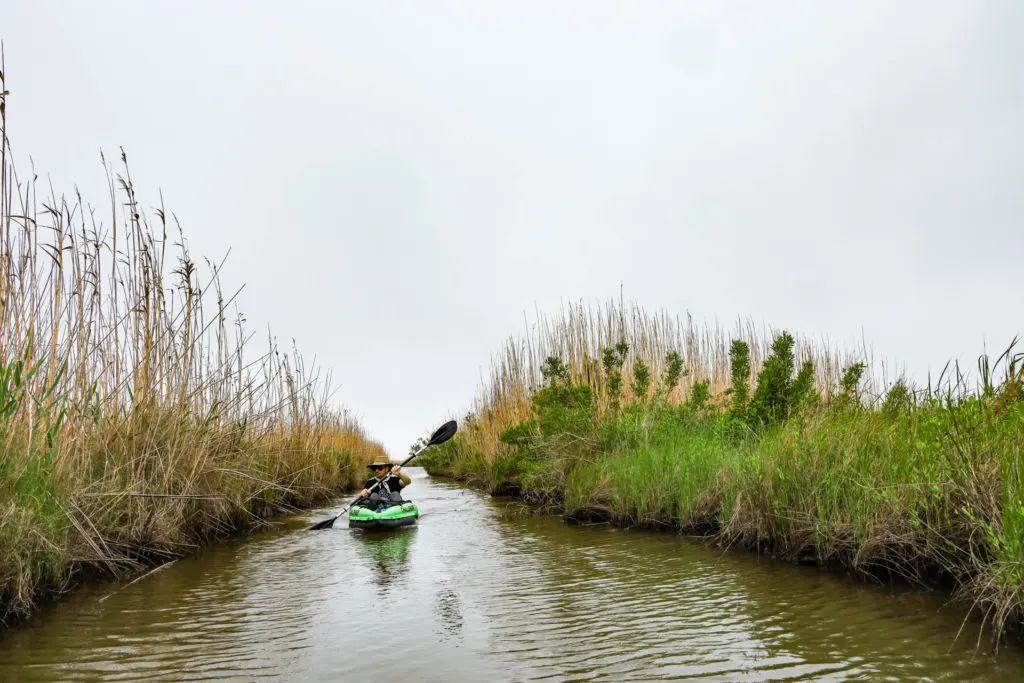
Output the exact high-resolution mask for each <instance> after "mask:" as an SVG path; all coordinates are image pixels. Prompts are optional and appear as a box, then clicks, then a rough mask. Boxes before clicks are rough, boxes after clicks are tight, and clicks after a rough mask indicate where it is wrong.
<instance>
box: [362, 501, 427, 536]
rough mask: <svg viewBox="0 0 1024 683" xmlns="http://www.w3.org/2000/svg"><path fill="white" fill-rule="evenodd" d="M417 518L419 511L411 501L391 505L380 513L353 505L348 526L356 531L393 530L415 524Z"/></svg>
mask: <svg viewBox="0 0 1024 683" xmlns="http://www.w3.org/2000/svg"><path fill="white" fill-rule="evenodd" d="M419 516H420V509H419V508H418V507H416V503H413V502H412V501H405V502H404V503H398V504H397V505H392V506H391V507H389V508H388V509H386V510H381V511H380V512H374V511H373V510H371V509H370V508H364V507H360V506H358V505H353V506H352V507H351V508H349V511H348V525H349V526H350V527H353V528H356V529H394V528H397V527H400V526H409V525H410V524H415V523H416V520H417V519H418V518H419Z"/></svg>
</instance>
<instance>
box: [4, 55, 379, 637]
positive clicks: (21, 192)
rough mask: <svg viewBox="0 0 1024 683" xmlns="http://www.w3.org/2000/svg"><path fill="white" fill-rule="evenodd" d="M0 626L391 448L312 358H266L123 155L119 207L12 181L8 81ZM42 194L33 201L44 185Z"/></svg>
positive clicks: (341, 476) (339, 479)
mask: <svg viewBox="0 0 1024 683" xmlns="http://www.w3.org/2000/svg"><path fill="white" fill-rule="evenodd" d="M0 93H3V94H2V95H0V105H2V106H0V139H2V145H0V619H2V620H3V621H4V622H5V623H6V622H8V621H10V620H11V619H12V618H16V617H18V616H22V615H24V614H26V613H27V612H28V611H29V610H30V609H31V607H32V605H33V603H34V601H35V600H37V599H38V598H39V596H40V594H41V593H44V592H52V591H59V590H60V589H61V588H62V587H65V586H66V585H68V583H69V582H71V581H73V580H74V579H75V578H76V577H77V576H80V575H81V574H82V573H86V572H90V571H98V572H101V573H104V574H106V575H113V576H124V575H125V574H127V573H131V572H133V571H137V570H139V569H141V568H143V567H146V566H150V565H152V564H153V563H156V562H160V561H162V560H165V559H168V558H172V557H177V556H180V555H182V554H185V553H189V552H191V551H193V550H194V549H195V548H196V547H197V546H198V545H199V544H202V543H204V542H206V541H208V540H210V539H213V538H217V537H220V536H224V535H229V534H235V533H238V532H240V531H242V530H245V529H248V528H251V527H252V526H254V525H255V524H258V523H259V521H260V520H261V519H263V518H266V517H267V516H269V515H272V514H275V513H279V512H281V511H285V510H290V509H294V508H295V507H296V506H303V505H309V504H313V503H316V502H319V501H323V500H325V499H326V498H328V497H329V496H330V495H332V493H334V492H336V491H337V490H338V489H340V488H348V487H352V486H354V485H355V484H356V483H357V480H358V478H359V475H360V474H362V473H361V472H360V469H361V467H362V463H364V462H365V461H367V460H368V459H369V458H371V457H373V456H374V455H375V454H376V453H378V452H380V451H381V450H382V449H381V446H380V445H379V444H377V443H375V442H373V441H371V440H370V439H368V438H367V437H366V435H365V434H364V433H363V431H362V429H361V428H360V427H359V425H358V424H357V423H356V422H355V421H354V420H352V419H351V418H350V417H349V416H348V415H346V414H345V413H342V412H337V411H335V410H333V409H331V408H330V407H329V405H330V404H329V402H328V399H329V397H330V393H329V391H328V386H327V383H326V382H324V381H322V380H321V378H320V377H319V376H318V373H317V372H316V370H315V369H314V368H310V367H307V366H306V365H305V364H304V362H303V360H302V358H301V356H299V355H298V354H297V353H296V352H287V353H286V352H284V351H281V350H280V349H278V348H277V347H276V343H275V342H274V341H273V339H271V340H270V343H269V345H268V347H267V349H266V350H265V352H263V353H260V354H258V355H255V356H254V355H252V354H251V353H249V351H250V348H251V346H252V344H251V340H250V339H249V337H248V335H247V333H246V332H245V331H244V328H243V325H242V322H243V318H242V317H241V315H240V314H238V313H237V312H234V305H235V300H236V295H237V293H235V294H232V293H226V292H223V291H222V289H221V285H220V281H219V277H218V266H217V265H215V264H211V263H210V262H208V261H204V262H203V263H204V264H205V267H204V265H203V264H200V263H199V262H197V260H196V259H194V258H193V256H192V255H191V254H190V253H189V251H188V249H187V247H186V246H184V245H185V239H184V237H183V235H182V234H181V230H180V228H179V226H178V225H177V223H176V221H174V220H173V219H172V217H171V216H170V214H168V213H167V212H166V211H165V210H164V209H163V207H162V206H160V207H158V208H157V209H154V210H153V211H152V214H153V217H152V220H151V219H150V218H148V217H147V214H146V211H144V210H143V209H142V206H141V202H140V201H139V199H138V198H137V194H136V188H135V185H134V184H133V182H132V179H131V176H130V174H129V173H128V169H127V162H126V160H125V158H124V156H123V155H122V158H121V167H122V170H121V171H120V173H114V172H113V171H111V170H110V169H109V166H108V167H107V168H108V180H109V183H110V197H109V200H110V206H109V211H105V212H94V211H93V210H92V209H91V207H89V206H88V205H86V204H85V203H84V202H83V200H82V199H81V197H79V196H77V195H76V196H74V197H72V198H71V199H70V200H69V199H67V198H65V197H63V196H57V195H54V194H52V193H51V194H47V193H46V192H45V188H42V187H40V186H38V185H37V184H36V183H35V179H34V178H33V177H32V176H28V177H19V176H18V174H17V171H16V169H15V165H14V163H13V161H12V154H13V151H12V145H11V142H10V140H9V139H8V130H7V118H6V117H7V114H8V110H7V108H6V105H7V104H8V103H9V100H10V96H9V95H8V94H7V93H6V88H5V87H4V83H3V82H2V74H0ZM37 193H38V194H37Z"/></svg>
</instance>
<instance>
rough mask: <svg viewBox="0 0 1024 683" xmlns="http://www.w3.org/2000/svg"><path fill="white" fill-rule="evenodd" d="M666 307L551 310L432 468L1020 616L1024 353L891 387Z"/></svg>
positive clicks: (497, 373) (1004, 618)
mask: <svg viewBox="0 0 1024 683" xmlns="http://www.w3.org/2000/svg"><path fill="white" fill-rule="evenodd" d="M664 320H665V319H664V318H653V317H649V316H647V315H646V314H644V313H643V312H642V311H633V313H632V314H631V315H629V316H627V315H626V314H625V312H624V311H616V310H615V309H614V308H609V309H608V310H607V311H602V312H599V313H598V312H595V311H591V310H588V309H582V308H577V309H573V310H571V311H569V312H567V313H566V314H565V315H564V316H563V317H562V319H561V320H556V321H554V322H551V321H542V323H541V324H539V325H538V326H537V328H536V329H538V330H540V332H539V333H538V334H537V336H535V337H533V338H531V339H527V340H512V341H510V342H509V344H508V346H507V347H506V349H505V352H504V354H503V355H502V356H500V357H499V358H498V359H497V361H496V362H495V364H494V367H493V371H492V377H491V382H490V384H489V385H488V386H486V387H485V388H484V390H483V391H482V392H481V394H480V395H479V396H478V397H477V399H476V403H475V404H474V407H473V410H472V411H471V412H470V414H468V415H466V417H465V418H464V420H463V426H462V430H461V431H460V434H459V436H457V437H456V439H455V440H454V441H453V442H452V443H450V444H447V445H445V446H443V447H441V448H439V449H437V450H436V451H434V452H433V453H429V454H426V455H425V456H424V457H423V461H424V462H423V464H424V465H425V466H427V468H428V470H430V471H431V472H434V473H440V474H446V475H449V476H454V477H457V478H460V479H463V480H466V481H469V482H471V483H474V484H476V485H479V486H482V487H485V488H488V489H490V490H491V491H493V492H499V493H506V494H513V495H518V496H521V497H523V498H525V499H526V500H529V501H532V502H534V503H536V504H537V505H539V506H542V507H545V508H547V509H549V510H551V511H557V512H560V513H562V514H565V515H566V516H567V517H569V518H572V519H576V520H583V521H593V520H602V521H612V522H616V523H620V524H624V525H643V526H650V527H665V528H671V529H676V530H682V531H685V532H687V533H699V534H705V535H710V536H712V537H713V538H714V539H715V540H716V541H717V542H718V543H720V544H722V545H723V546H730V547H742V548H749V549H756V550H759V551H762V552H770V553H772V554H774V555H776V556H778V557H781V558H786V559H790V560H793V561H800V562H814V563H819V564H821V565H826V566H832V567H837V568H844V569H850V570H854V571H857V572H863V573H865V574H868V575H871V576H873V577H897V576H898V577H902V578H906V579H909V580H912V581H919V582H922V583H924V584H932V585H935V584H938V583H943V584H945V583H946V582H952V583H953V584H954V586H955V589H956V592H957V595H958V596H960V597H963V598H965V599H968V600H970V601H972V603H973V604H974V605H975V607H976V608H977V609H978V610H980V611H981V613H982V614H983V615H984V618H985V619H986V620H987V621H988V622H989V623H990V624H991V626H992V627H993V632H994V633H995V634H997V635H1001V634H1003V633H1004V632H1005V631H1006V629H1007V628H1011V627H1013V626H1015V625H1019V624H1020V620H1021V614H1022V613H1021V589H1022V587H1024V489H1022V483H1021V470H1022V460H1024V367H1022V366H1024V362H1022V361H1024V355H1022V354H1019V353H1017V354H1015V352H1014V349H1013V348H1012V347H1011V349H1010V350H1009V351H1008V352H1007V353H1005V354H1003V355H1002V356H1001V357H1000V358H999V359H997V360H995V361H994V362H991V363H990V362H989V360H988V359H986V358H982V360H981V362H980V363H979V373H978V374H979V381H978V382H979V383H978V386H976V387H975V386H970V387H969V386H968V385H967V383H966V381H965V380H964V378H963V376H962V375H960V373H959V371H958V369H956V368H951V369H950V371H949V372H948V373H946V374H945V375H944V376H943V378H941V379H940V380H939V381H938V382H937V384H933V385H932V386H930V387H925V388H923V389H918V388H915V387H913V386H911V385H910V384H908V383H906V382H904V381H896V382H892V383H891V384H889V386H887V387H882V384H883V383H882V382H881V381H880V380H879V379H878V378H877V377H875V376H873V375H872V374H871V372H870V370H871V369H870V368H869V367H867V366H866V365H865V364H864V363H863V362H861V361H859V360H857V359H856V358H855V357H852V356H848V357H845V358H842V357H841V356H840V355H839V354H836V353H835V352H832V351H829V350H828V349H827V348H825V347H823V346H820V345H818V346H814V345H811V344H807V343H803V342H801V341H799V340H796V339H794V338H792V337H791V336H790V335H788V334H786V333H784V332H779V333H770V334H769V335H766V338H765V339H759V338H758V337H757V335H755V334H754V333H753V332H752V330H750V329H749V328H747V329H740V330H737V332H736V333H735V334H734V335H725V334H722V333H721V332H720V331H719V330H710V331H709V330H706V329H705V330H701V329H700V328H698V327H696V326H694V325H693V324H692V323H689V322H685V323H684V322H683V321H677V322H676V323H674V324H665V323H664ZM658 321H662V322H658ZM538 351H539V352H538ZM840 358H842V362H840V361H839V359H840Z"/></svg>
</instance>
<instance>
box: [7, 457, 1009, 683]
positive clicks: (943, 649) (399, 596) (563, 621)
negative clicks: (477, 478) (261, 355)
mask: <svg viewBox="0 0 1024 683" xmlns="http://www.w3.org/2000/svg"><path fill="white" fill-rule="evenodd" d="M414 487H415V488H414V489H411V490H410V491H412V490H416V491H417V492H418V495H417V500H418V502H420V505H421V508H422V509H423V510H424V512H425V513H426V514H424V519H423V520H422V522H421V524H420V525H419V527H418V528H412V529H407V530H403V531H400V532H398V533H395V534H390V535H379V534H378V535H374V534H365V533H362V532H358V531H352V530H348V529H345V528H344V525H343V524H342V525H340V526H339V528H337V529H334V530H331V531H326V532H318V533H307V532H305V531H304V530H303V529H304V525H305V523H307V522H308V521H309V520H310V519H319V518H321V515H320V514H314V515H309V516H308V517H307V518H304V519H302V520H296V521H295V522H294V523H293V524H291V526H290V528H289V529H284V530H280V531H276V532H272V533H266V534H261V535H259V536H257V537H254V538H252V539H249V540H247V541H245V542H237V543H232V544H228V545H225V546H222V547H218V548H214V549H211V550H209V551H208V552H205V553H203V554H202V555H201V556H199V557H197V558H192V559H186V560H181V561H179V562H178V563H175V564H174V565H172V566H170V567H168V568H167V569H166V570H163V571H160V572H156V573H154V574H152V575H151V576H149V577H146V578H145V579H143V580H142V581H139V582H137V583H135V584H132V585H130V586H127V587H124V588H123V589H121V590H117V589H116V587H111V586H105V587H96V588H91V589H84V590H82V591H79V592H78V593H76V594H75V595H72V596H70V597H69V598H68V599H67V600H65V601H62V602H61V603H58V604H57V605H55V606H53V607H51V608H48V609H45V610H43V611H42V612H41V613H40V614H39V615H38V617H37V618H36V619H34V620H33V621H31V622H30V623H29V624H28V625H27V626H26V627H25V628H22V629H18V630H16V631H12V632H10V633H7V634H5V635H4V636H3V639H2V640H0V680H3V681H142V680H145V681H176V680H204V681H235V680H237V681H253V680H275V681H278V680H280V681H346V680H356V679H358V678H360V677H365V676H366V675H370V676H379V675H381V674H382V673H387V674H388V675H391V676H394V677H396V678H399V679H409V680H415V681H478V680H491V681H538V680H550V681H670V680H724V681H768V680H789V681H795V680H801V681H811V680H828V681H844V680H868V679H870V680H936V681H938V680H958V681H960V680H1018V679H1019V678H1021V674H1022V672H1024V658H1022V656H1021V653H1020V652H1019V651H1018V650H1014V649H1004V650H1002V651H1001V652H1000V654H999V655H998V656H983V655H978V656H975V655H974V653H973V652H972V644H973V640H970V637H969V636H968V637H964V638H963V639H962V640H961V641H958V642H957V643H956V644H954V643H953V638H954V636H955V633H956V630H957V629H958V628H959V626H960V618H961V615H960V614H959V613H958V612H956V611H955V610H952V609H947V608H945V607H944V606H943V604H942V601H941V600H940V599H939V598H938V596H932V595H920V594H915V593H913V592H910V591H906V590H904V591H894V590H888V589H880V588H877V587H873V586H865V585H859V584H856V583H853V582H852V581H849V580H846V579H842V578H837V577H834V576H831V575H827V574H823V573H821V572H818V571H816V570H805V568H796V567H791V566H783V565H778V564H775V563H772V562H769V561H766V560H764V559H763V558H757V557H753V556H747V555H743V554H728V555H723V554H722V553H720V552H717V551H714V550H710V549H707V548H703V547H701V546H699V545H697V544H695V543H693V542H691V541H687V540H683V539H678V538H673V537H671V536H670V535H667V534H646V533H632V532H628V533H627V532H622V531H616V530H606V529H577V528H568V527H566V526H565V525H563V524H562V523H561V522H559V521H558V520H557V519H551V518H533V517H516V516H511V517H505V516H504V515H503V514H502V508H501V506H500V504H497V503H495V502H493V501H490V500H488V499H487V498H486V497H483V496H479V495H477V494H475V493H472V492H467V491H463V490H461V489H458V488H455V487H451V486H445V485H440V484H436V483H433V482H430V481H429V480H426V479H424V478H423V477H422V475H421V476H419V477H417V481H416V483H415V485H414ZM115 590H116V591H117V592H114V591H115ZM111 593H112V594H111ZM101 597H103V598H105V599H104V600H103V601H102V602H101V601H100V598H101Z"/></svg>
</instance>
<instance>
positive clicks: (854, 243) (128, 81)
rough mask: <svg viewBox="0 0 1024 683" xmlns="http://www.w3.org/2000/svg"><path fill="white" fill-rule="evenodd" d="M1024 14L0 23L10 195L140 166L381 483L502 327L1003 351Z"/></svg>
mask: <svg viewBox="0 0 1024 683" xmlns="http://www.w3.org/2000/svg"><path fill="white" fill-rule="evenodd" d="M1022 35H1024V2H1019V0H1006V1H1004V2H984V1H982V0H963V1H961V2H942V1H936V0H920V1H906V2H899V3H893V2H890V1H888V0H887V1H885V2H882V1H877V2H864V1H859V2H820V1H818V0H808V1H806V2H782V1H779V2H762V1H759V0H751V1H750V2H710V1H709V2H664V3H655V2H625V1H623V2H619V3H611V2H593V1H589V2H582V1H581V2H574V3H565V2H551V1H545V2H525V1H523V0H516V1H515V2H503V3H490V2H487V3H485V2H468V1H467V2H427V1H420V2H359V3H356V2H326V1H324V2H308V1H302V2H300V1H295V0H292V1H289V2H281V1H278V2H262V1H261V2H257V1H255V0H246V2H241V1H237V2H214V1H211V0H203V1H202V2H199V1H196V2H161V3H157V2H138V1H137V0H133V1H130V2H129V1H126V2H118V3H114V2H100V1H98V0H93V1H91V2H88V3H86V2H60V3H58V2H44V1H41V0H4V2H3V3H2V4H0V40H3V41H4V43H5V51H6V59H7V76H8V88H9V90H10V91H11V95H10V99H9V105H8V106H9V125H10V133H11V138H12V143H13V145H14V147H15V151H16V153H17V155H18V159H19V162H20V161H22V160H24V161H25V163H23V164H22V168H27V160H28V155H31V156H32V158H33V160H34V162H35V164H36V168H37V169H38V171H39V172H40V173H42V174H45V173H48V174H49V175H50V178H51V179H52V181H53V183H54V185H55V186H56V187H58V188H62V189H64V190H67V191H70V190H72V188H73V187H74V185H75V184H78V185H79V186H80V187H81V188H82V190H83V192H84V194H85V195H86V196H87V197H88V198H89V199H90V200H91V201H92V202H93V203H95V204H97V205H99V206H101V207H102V206H104V197H105V179H104V176H103V172H102V167H101V166H100V162H99V151H100V150H101V149H103V150H104V151H106V152H107V154H108V156H111V157H116V154H117V148H118V146H124V147H125V149H126V150H127V153H128V156H129V161H130V162H131V164H132V170H133V174H134V177H135V180H136V182H137V184H138V186H139V189H140V191H141V198H142V199H143V201H144V203H145V204H147V205H153V204H155V203H156V202H157V198H158V195H157V193H158V191H159V190H163V192H164V196H165V198H166V201H167V204H168V206H169V208H171V209H172V210H173V211H175V212H176V213H177V215H178V217H179V219H180V220H181V221H182V223H183V225H184V229H185V231H186V236H187V237H189V239H190V241H191V245H192V248H193V250H194V252H196V253H199V254H206V255H209V256H211V257H215V256H216V257H219V256H222V255H223V254H224V253H225V251H226V250H227V249H228V248H229V247H230V248H231V249H232V254H231V257H230V259H229V261H228V265H227V268H226V271H225V279H226V281H227V283H228V284H236V285H238V284H242V283H246V290H245V291H244V293H243V296H242V308H243V310H244V311H245V312H246V314H247V316H248V319H249V322H250V326H251V327H254V328H256V329H257V330H259V329H262V328H264V327H265V326H266V325H267V324H269V325H270V326H271V327H272V329H273V331H274V332H275V333H276V334H277V335H278V336H279V337H280V338H282V339H284V340H287V339H288V338H289V337H294V338H295V340H296V342H297V344H298V346H299V348H300V349H302V350H304V352H305V353H306V354H307V355H314V354H315V355H316V356H317V358H318V359H319V361H320V362H321V363H322V364H323V365H324V366H325V367H327V368H330V369H331V370H332V371H333V373H334V377H335V382H336V384H337V385H338V387H339V391H338V394H337V396H338V398H339V400H340V401H342V402H343V403H344V404H345V405H347V406H348V407H350V408H351V409H353V411H354V412H355V413H356V414H357V415H359V416H360V417H361V419H362V421H363V423H364V425H365V426H366V427H367V429H368V430H369V431H370V432H371V433H372V435H374V436H375V437H377V438H379V439H381V440H383V441H384V443H385V445H386V446H387V447H388V448H389V450H390V451H391V453H392V455H393V456H399V455H401V454H402V453H404V452H405V451H406V449H407V448H408V445H409V444H410V443H411V442H412V441H413V440H414V439H415V438H416V437H418V436H420V435H421V434H423V433H424V432H425V431H428V430H429V429H431V428H433V427H434V426H436V425H437V424H438V423H439V422H440V421H442V420H443V419H444V418H445V417H446V416H447V415H448V413H449V412H450V411H462V410H464V408H465V407H467V406H468V405H469V403H470V401H471V399H472V396H473V394H474V392H475V391H476V389H477V387H478V384H479V378H480V375H481V372H484V373H486V370H487V367H488V364H489V359H490V357H491V354H492V353H495V352H497V351H498V350H499V349H500V348H501V345H502V343H503V342H504V340H505V339H506V338H507V337H508V335H510V334H512V333H516V332H518V331H519V330H521V329H523V325H524V317H523V312H524V311H528V312H529V313H530V315H531V316H532V312H533V310H534V307H535V306H537V307H539V308H540V309H541V310H542V311H552V312H553V311H557V310H558V308H559V307H560V302H561V301H563V300H565V301H568V300H576V299H581V298H582V299H586V300H588V301H595V302H600V301H603V300H606V299H608V298H611V297H617V296H618V294H619V283H620V281H621V282H623V283H624V285H625V295H626V298H627V299H628V300H633V301H636V302H637V303H639V304H641V305H643V306H644V307H646V308H649V309H651V310H656V309H659V308H664V309H667V310H669V311H672V312H678V313H680V314H684V313H685V312H687V311H689V312H691V313H692V314H694V316H695V317H697V318H707V319H709V320H713V319H715V318H717V319H719V320H722V321H724V322H725V323H727V324H731V323H732V321H734V320H735V319H736V318H737V316H743V317H750V318H752V319H753V320H755V321H756V322H758V323H764V324H767V325H772V326H776V327H786V328H788V329H790V330H793V331H794V332H797V333H800V334H804V335H814V336H828V337H829V338H831V339H832V340H833V341H834V342H836V343H838V344H841V345H852V344H853V343H855V342H857V341H859V340H860V339H861V338H862V336H863V338H865V339H867V341H868V342H869V343H870V344H871V346H872V347H873V349H874V351H875V353H876V354H878V355H880V356H884V357H886V358H890V359H895V360H897V361H899V362H901V363H905V364H906V367H907V368H908V369H910V370H911V371H912V372H914V373H916V374H922V373H924V372H927V370H928V369H929V368H932V369H933V370H934V369H940V368H941V366H942V365H943V364H944V363H945V362H946V361H947V360H949V359H951V358H959V359H961V361H962V362H967V363H968V364H971V365H973V363H974V360H975V358H976V356H977V355H978V354H979V353H980V352H981V351H982V349H983V345H985V344H988V346H989V348H990V350H992V349H998V350H1002V348H1004V347H1005V346H1006V345H1007V344H1008V343H1009V342H1010V341H1011V339H1012V338H1013V336H1014V335H1017V334H1022V333H1024V315H1022V313H1024V268H1022V263H1024V224H1022V218H1024V131H1022V122H1024V41H1022V40H1021V36H1022Z"/></svg>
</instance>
